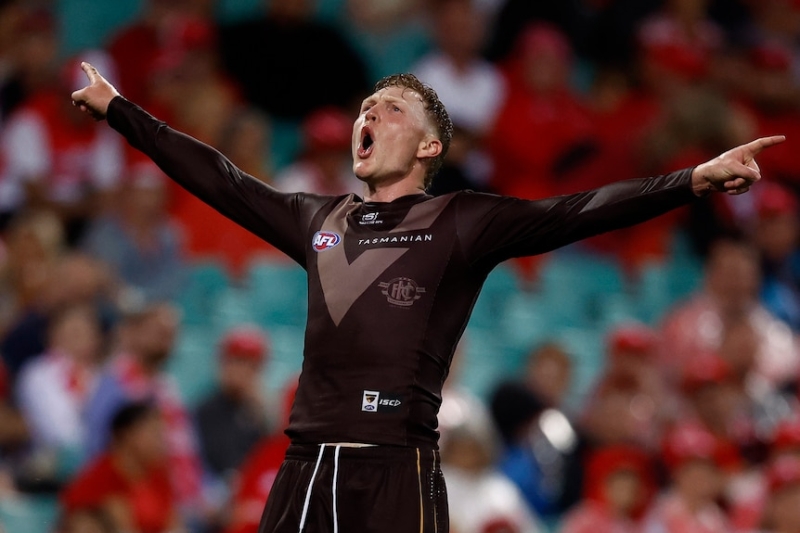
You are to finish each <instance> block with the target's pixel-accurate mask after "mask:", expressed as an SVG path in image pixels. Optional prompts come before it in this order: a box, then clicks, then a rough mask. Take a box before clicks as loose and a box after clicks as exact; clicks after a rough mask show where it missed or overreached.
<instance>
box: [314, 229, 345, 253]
mask: <svg viewBox="0 0 800 533" xmlns="http://www.w3.org/2000/svg"><path fill="white" fill-rule="evenodd" d="M340 242H342V238H341V237H340V236H339V234H338V233H334V232H332V231H318V232H316V233H315V234H314V238H313V239H312V240H311V245H312V246H313V247H314V250H316V251H317V252H323V251H325V250H329V249H331V248H333V247H334V246H336V245H337V244H339V243H340Z"/></svg>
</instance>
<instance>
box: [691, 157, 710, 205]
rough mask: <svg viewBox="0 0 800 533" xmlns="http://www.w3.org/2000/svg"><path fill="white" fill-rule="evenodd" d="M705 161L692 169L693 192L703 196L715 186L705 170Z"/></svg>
mask: <svg viewBox="0 0 800 533" xmlns="http://www.w3.org/2000/svg"><path fill="white" fill-rule="evenodd" d="M704 166H705V163H704V164H702V165H698V166H696V167H694V170H692V192H693V193H694V195H695V196H698V197H702V196H706V195H707V194H708V193H710V192H711V191H712V190H713V189H714V186H713V185H712V184H711V181H710V180H709V179H708V178H707V177H706V175H705V172H704V170H705V169H704V168H703V167H704Z"/></svg>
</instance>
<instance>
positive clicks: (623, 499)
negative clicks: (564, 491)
mask: <svg viewBox="0 0 800 533" xmlns="http://www.w3.org/2000/svg"><path fill="white" fill-rule="evenodd" d="M654 489H655V480H654V479H653V475H652V461H651V460H650V458H649V457H648V455H647V454H646V453H645V452H644V451H643V450H642V449H640V448H636V447H632V446H612V447H607V448H600V449H598V450H596V451H594V452H592V454H591V455H590V456H589V459H588V461H587V467H586V478H585V480H584V499H583V500H582V501H581V502H580V503H578V505H576V506H575V507H573V508H572V509H571V510H569V511H568V512H567V513H566V515H565V516H564V519H563V521H562V523H561V527H560V533H596V532H602V533H611V532H614V533H637V532H638V531H640V528H641V523H640V522H641V519H642V515H643V513H644V511H645V510H646V509H647V507H648V505H649V503H650V498H651V497H652V496H653V492H654Z"/></svg>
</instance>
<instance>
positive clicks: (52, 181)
mask: <svg viewBox="0 0 800 533" xmlns="http://www.w3.org/2000/svg"><path fill="white" fill-rule="evenodd" d="M81 57H82V58H83V59H86V60H91V61H97V62H99V63H100V64H102V65H104V66H105V67H106V68H107V69H108V71H109V73H110V75H111V76H112V77H114V66H113V64H112V63H111V61H110V59H109V58H108V56H107V55H105V54H104V53H103V52H100V51H90V52H85V53H83V54H82V55H81ZM76 65H78V62H77V61H76V60H70V61H67V62H66V64H64V65H63V67H62V70H61V73H60V76H58V77H57V82H58V83H55V84H51V85H50V86H49V87H47V88H46V89H43V90H41V91H39V92H38V93H36V94H35V95H32V96H31V97H30V98H29V99H28V100H27V101H26V102H25V104H24V105H22V106H20V107H19V108H18V109H17V110H16V111H15V112H14V114H13V115H12V116H11V117H10V118H9V120H8V124H6V126H5V128H4V129H3V132H2V139H1V140H0V152H2V156H0V157H1V158H2V159H3V160H4V161H5V163H4V165H3V168H2V176H0V182H2V183H3V184H4V188H5V189H6V191H5V193H6V194H9V195H11V197H12V198H14V199H16V200H15V202H16V205H13V206H5V207H2V209H3V210H4V211H8V212H15V211H18V210H20V209H21V208H22V207H23V205H27V206H29V207H36V206H47V207H49V208H52V209H54V210H55V211H56V212H57V213H58V214H59V216H60V217H61V218H62V219H63V220H64V223H65V227H66V234H67V241H68V242H69V243H72V244H74V243H75V242H77V240H78V238H79V237H80V235H81V234H82V232H83V230H84V229H85V225H86V223H87V222H88V221H89V220H90V218H91V217H92V216H94V215H95V214H97V213H98V212H99V211H100V210H101V208H102V206H103V205H104V200H107V196H108V194H109V192H110V191H112V190H113V189H114V187H116V186H117V184H118V181H119V178H120V175H121V172H122V168H123V149H122V143H121V142H120V139H119V138H117V137H115V136H114V135H113V134H112V133H111V132H110V131H108V128H104V127H102V126H101V125H99V124H94V123H92V122H91V121H87V120H85V117H82V116H81V113H80V111H79V110H78V109H76V108H75V107H74V106H73V105H72V104H71V103H70V102H69V101H68V100H65V99H64V98H63V94H64V92H68V91H70V90H72V89H74V88H75V87H76V85H75V84H76V83H78V81H79V79H78V78H77V77H76V76H75V72H76V70H75V67H76ZM6 194H4V195H3V196H4V197H6ZM6 198H7V197H6Z"/></svg>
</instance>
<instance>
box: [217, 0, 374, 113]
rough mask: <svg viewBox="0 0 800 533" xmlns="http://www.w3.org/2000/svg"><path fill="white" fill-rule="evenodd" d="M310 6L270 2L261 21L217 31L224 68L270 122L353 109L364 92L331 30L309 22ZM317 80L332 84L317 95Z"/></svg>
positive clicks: (355, 65) (360, 66) (348, 53)
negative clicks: (333, 109) (333, 108)
mask: <svg viewBox="0 0 800 533" xmlns="http://www.w3.org/2000/svg"><path fill="white" fill-rule="evenodd" d="M315 3H316V2H315V1H314V0H271V1H270V2H266V10H267V12H266V15H265V16H263V17H260V18H254V19H249V20H246V21H243V22H239V23H236V24H233V25H230V26H225V27H223V28H222V29H221V33H220V51H221V54H222V60H223V64H224V66H225V68H226V69H227V71H228V72H229V73H230V75H231V76H232V77H233V79H234V80H236V82H237V83H238V84H239V85H240V87H241V89H242V91H243V92H244V96H245V98H246V99H247V100H248V101H249V102H251V103H252V104H254V105H255V106H257V107H258V108H260V109H261V110H262V111H264V112H266V113H268V114H269V115H271V116H273V117H277V118H279V119H288V120H298V119H302V118H303V117H305V116H306V115H308V114H309V113H310V112H311V111H313V110H314V109H317V108H319V107H324V106H327V105H334V106H347V105H349V104H353V103H354V102H355V100H356V99H357V98H359V97H361V96H362V94H363V93H364V92H365V91H366V85H367V80H366V73H365V67H364V63H363V61H362V60H361V58H360V57H359V56H358V55H357V54H356V52H355V51H354V50H353V49H352V48H351V46H350V45H349V44H348V43H347V41H346V40H345V38H344V37H343V36H342V35H341V34H340V33H339V32H338V31H337V30H335V29H334V28H332V27H330V26H328V25H326V24H324V23H321V22H318V21H316V20H314V18H313V8H314V6H315ZM312 43H313V45H312ZM253 50H271V51H278V50H282V51H285V53H266V54H258V55H257V56H256V55H253V53H252V52H253ZM311 65H313V68H309V66H311ZM321 79H327V80H336V83H331V84H330V86H329V87H327V88H326V89H325V90H324V91H323V90H320V89H319V80H321ZM275 80H281V82H280V83H275Z"/></svg>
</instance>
